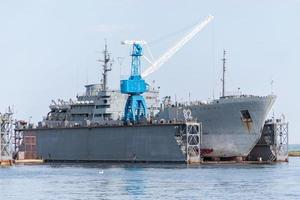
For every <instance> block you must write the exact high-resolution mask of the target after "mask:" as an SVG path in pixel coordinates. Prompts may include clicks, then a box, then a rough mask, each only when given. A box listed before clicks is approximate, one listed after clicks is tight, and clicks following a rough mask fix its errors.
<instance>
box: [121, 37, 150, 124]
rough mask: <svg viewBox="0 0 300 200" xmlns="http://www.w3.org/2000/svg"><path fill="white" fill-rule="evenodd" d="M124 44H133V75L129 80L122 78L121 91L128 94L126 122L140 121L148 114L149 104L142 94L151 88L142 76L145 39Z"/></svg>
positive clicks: (125, 113) (125, 112)
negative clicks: (147, 104)
mask: <svg viewBox="0 0 300 200" xmlns="http://www.w3.org/2000/svg"><path fill="white" fill-rule="evenodd" d="M123 44H130V45H132V54H131V57H132V61H131V75H130V77H129V79H127V80H121V83H120V85H121V93H123V94H128V95H129V96H128V98H127V102H126V105H125V111H124V121H125V122H126V123H128V122H130V123H133V124H134V123H138V122H140V121H141V120H143V119H145V118H146V116H147V106H146V102H145V99H144V97H143V96H142V95H141V94H143V93H144V92H146V91H148V90H149V85H148V84H147V83H146V82H145V80H144V79H143V78H142V76H141V56H142V53H143V52H142V51H143V48H142V44H146V42H144V41H124V42H123Z"/></svg>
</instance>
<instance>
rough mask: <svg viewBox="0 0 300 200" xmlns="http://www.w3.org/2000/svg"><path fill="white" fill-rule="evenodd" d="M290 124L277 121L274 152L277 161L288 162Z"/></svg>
mask: <svg viewBox="0 0 300 200" xmlns="http://www.w3.org/2000/svg"><path fill="white" fill-rule="evenodd" d="M288 132H289V131H288V122H285V120H284V119H276V122H275V123H274V145H273V146H272V151H273V152H274V156H275V159H276V161H288V153H289V149H288V148H289V147H288V144H289V143H288Z"/></svg>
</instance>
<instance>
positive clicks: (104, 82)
mask: <svg viewBox="0 0 300 200" xmlns="http://www.w3.org/2000/svg"><path fill="white" fill-rule="evenodd" d="M103 58H104V59H103V60H99V62H101V63H103V73H102V90H103V91H105V90H107V72H109V71H111V66H112V60H111V58H110V54H109V53H108V50H107V43H106V42H105V47H104V51H103Z"/></svg>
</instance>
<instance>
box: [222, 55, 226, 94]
mask: <svg viewBox="0 0 300 200" xmlns="http://www.w3.org/2000/svg"><path fill="white" fill-rule="evenodd" d="M225 54H226V51H225V50H224V51H223V59H222V61H223V78H222V97H225V71H226V68H225V63H226V58H225Z"/></svg>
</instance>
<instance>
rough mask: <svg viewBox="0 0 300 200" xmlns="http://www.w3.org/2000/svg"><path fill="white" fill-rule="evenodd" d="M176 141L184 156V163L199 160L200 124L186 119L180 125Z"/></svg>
mask: <svg viewBox="0 0 300 200" xmlns="http://www.w3.org/2000/svg"><path fill="white" fill-rule="evenodd" d="M176 141H177V143H178V145H179V146H180V147H181V150H182V152H183V153H184V154H185V156H186V163H188V164H195V163H200V162H201V150H200V147H201V143H202V124H201V123H198V122H192V121H187V122H185V123H184V124H182V125H181V126H180V131H179V134H178V135H177V136H176Z"/></svg>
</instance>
